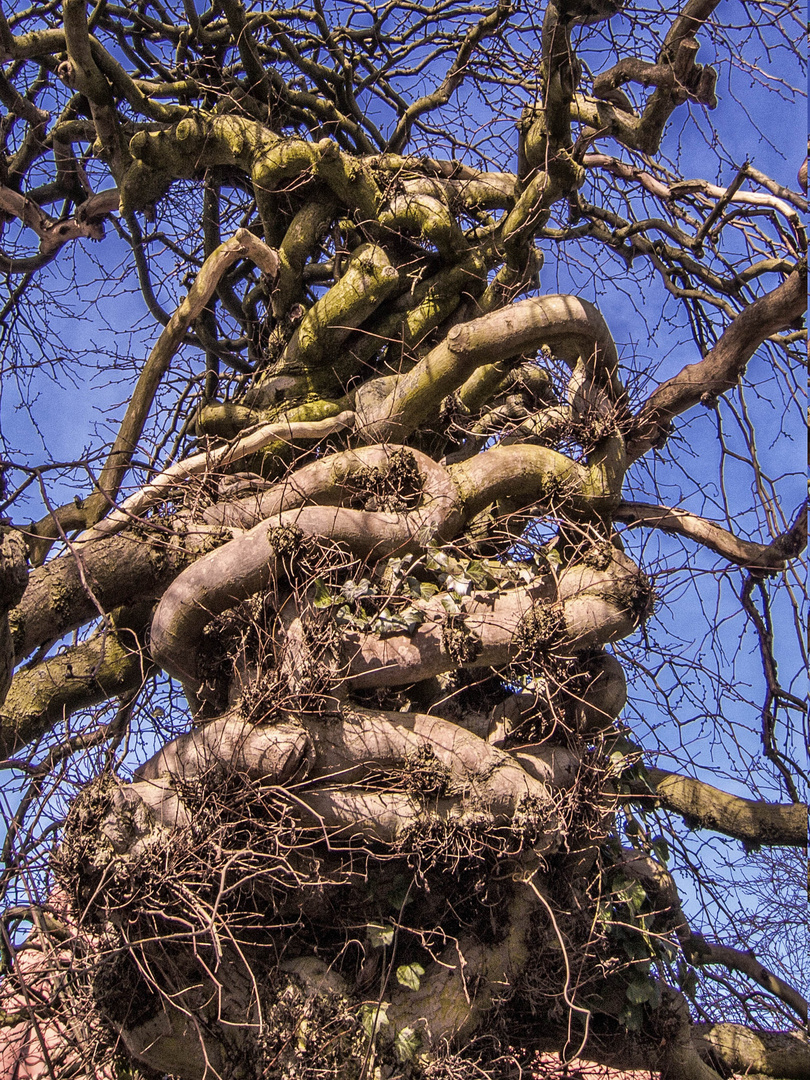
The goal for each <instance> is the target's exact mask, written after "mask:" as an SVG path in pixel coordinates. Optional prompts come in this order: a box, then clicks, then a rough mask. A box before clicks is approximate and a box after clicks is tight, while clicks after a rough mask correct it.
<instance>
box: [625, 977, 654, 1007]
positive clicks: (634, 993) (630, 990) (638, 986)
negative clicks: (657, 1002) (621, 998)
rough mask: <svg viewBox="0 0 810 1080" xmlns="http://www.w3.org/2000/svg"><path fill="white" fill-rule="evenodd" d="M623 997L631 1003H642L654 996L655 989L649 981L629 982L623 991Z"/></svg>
mask: <svg viewBox="0 0 810 1080" xmlns="http://www.w3.org/2000/svg"><path fill="white" fill-rule="evenodd" d="M624 994H625V997H626V998H627V1000H628V1001H629V1002H631V1004H633V1005H644V1004H646V1002H648V1001H650V1000H651V999H652V998H653V997H654V996H655V989H654V988H653V985H652V983H651V982H648V981H647V980H646V979H645V980H644V982H631V983H629V984H628V986H627V989H626V990H625V992H624Z"/></svg>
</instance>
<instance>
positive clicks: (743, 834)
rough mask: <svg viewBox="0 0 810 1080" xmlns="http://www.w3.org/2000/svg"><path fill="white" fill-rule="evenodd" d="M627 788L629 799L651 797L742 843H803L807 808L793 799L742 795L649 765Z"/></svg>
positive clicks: (795, 844)
mask: <svg viewBox="0 0 810 1080" xmlns="http://www.w3.org/2000/svg"><path fill="white" fill-rule="evenodd" d="M631 791H632V798H633V800H636V799H639V798H642V799H643V798H648V799H653V800H655V801H656V802H657V803H659V804H660V805H661V806H665V807H666V808H667V809H669V810H674V811H675V813H677V814H682V815H683V816H684V817H685V818H686V819H687V821H688V822H690V823H691V824H693V825H694V826H696V827H698V828H703V829H714V830H716V831H717V832H721V833H723V834H724V835H726V836H732V837H734V838H735V839H737V840H742V841H743V842H744V843H746V844H754V845H758V844H766V845H780V844H785V845H788V846H795V847H804V846H805V845H806V843H807V808H806V807H804V806H801V805H798V804H795V803H787V804H779V803H769V802H764V801H762V800H754V799H743V798H740V796H738V795H729V794H728V793H727V792H725V791H721V790H720V789H719V788H716V787H712V786H711V784H706V783H704V782H703V781H702V780H693V779H691V777H688V776H679V775H678V774H677V773H671V772H665V771H664V770H663V769H652V768H651V769H647V770H646V774H645V779H644V780H634V781H632V782H631Z"/></svg>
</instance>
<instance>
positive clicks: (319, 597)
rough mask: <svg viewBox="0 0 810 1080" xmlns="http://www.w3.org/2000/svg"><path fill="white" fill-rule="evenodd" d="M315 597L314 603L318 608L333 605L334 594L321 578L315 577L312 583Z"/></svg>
mask: <svg viewBox="0 0 810 1080" xmlns="http://www.w3.org/2000/svg"><path fill="white" fill-rule="evenodd" d="M312 589H313V594H314V595H313V599H312V603H313V604H314V605H315V607H316V608H327V607H331V606H332V594H331V593H330V592H329V590H328V589H327V587H326V584H325V583H324V582H323V581H322V580H321V578H315V580H314V581H313V583H312Z"/></svg>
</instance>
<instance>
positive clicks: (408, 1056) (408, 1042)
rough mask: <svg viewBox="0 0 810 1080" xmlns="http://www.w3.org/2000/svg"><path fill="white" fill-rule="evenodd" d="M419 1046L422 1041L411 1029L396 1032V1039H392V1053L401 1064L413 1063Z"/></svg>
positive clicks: (417, 1033) (416, 1032)
mask: <svg viewBox="0 0 810 1080" xmlns="http://www.w3.org/2000/svg"><path fill="white" fill-rule="evenodd" d="M421 1046H422V1039H421V1038H420V1036H419V1032H418V1031H416V1030H415V1029H414V1028H412V1027H406V1028H403V1029H402V1031H398V1032H397V1037H396V1038H395V1039H394V1052H395V1053H396V1055H397V1060H398V1061H400V1062H402V1063H404V1062H406V1061H413V1059H414V1058H415V1057H416V1055H417V1054H418V1053H419V1050H420V1048H421Z"/></svg>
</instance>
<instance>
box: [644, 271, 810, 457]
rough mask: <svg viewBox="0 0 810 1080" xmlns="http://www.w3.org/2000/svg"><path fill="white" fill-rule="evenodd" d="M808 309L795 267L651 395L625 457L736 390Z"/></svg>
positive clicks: (804, 275)
mask: <svg viewBox="0 0 810 1080" xmlns="http://www.w3.org/2000/svg"><path fill="white" fill-rule="evenodd" d="M806 305H807V266H806V264H804V265H802V266H800V267H798V268H797V269H796V270H794V271H793V273H792V274H791V275H790V276H789V277H788V278H787V280H786V281H784V282H783V283H782V284H781V285H780V286H779V287H778V288H776V289H774V290H773V292H770V293H768V294H767V295H765V296H760V297H759V299H757V300H755V301H754V302H753V303H752V304H750V305H749V306H748V307H747V308H745V310H744V311H742V312H740V314H739V315H738V316H737V318H736V319H734V321H733V322H732V323H731V325H730V326H728V327H727V328H726V330H725V331H724V333H723V334H722V336H721V337H720V340H719V341H718V342H717V344H716V345H715V346H714V348H713V349H711V350H710V351H709V352H708V353H707V354H706V356H705V357H704V358H703V359H702V360H700V361H698V363H696V364H687V366H686V367H684V368H683V369H682V370H681V371H680V372H678V374H677V375H675V376H673V377H672V378H671V379H668V380H667V382H665V383H663V384H662V385H661V386H659V387H658V389H657V390H654V391H653V393H652V394H651V395H650V397H649V398H648V399H647V401H646V402H645V403H644V406H643V407H642V409H641V411H640V412H639V414H638V416H637V417H636V423H635V430H634V432H633V435H632V437H631V439H629V440H628V458H629V460H630V461H635V459H636V458H638V457H640V456H641V455H642V454H645V453H646V452H647V451H648V450H649V449H651V447H653V446H655V445H656V444H657V443H659V442H660V440H661V439H662V438H664V437H665V436H666V435H667V433H668V431H669V425H670V422H671V421H672V419H673V418H674V417H676V416H678V415H679V414H680V413H682V412H685V411H686V410H687V409H690V408H691V407H692V406H693V405H696V404H697V403H698V402H699V401H700V400H701V399H702V398H704V397H705V398H706V399H707V400H711V399H714V398H716V397H717V396H718V395H719V394H723V393H725V392H726V391H727V390H730V389H732V387H734V386H736V384H737V381H738V380H739V379H740V377H741V376H742V374H743V372H744V371H745V367H746V365H747V363H748V361H749V360H750V359H751V357H752V356H753V355H754V353H755V352H756V351H757V349H758V348H759V346H760V345H761V344H762V343H763V341H765V340H766V339H767V338H769V337H770V336H771V334H775V333H777V332H778V331H779V330H784V329H785V327H787V326H789V325H790V324H791V323H793V322H795V321H796V320H798V319H800V318H802V317H803V315H804V312H805V308H806Z"/></svg>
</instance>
